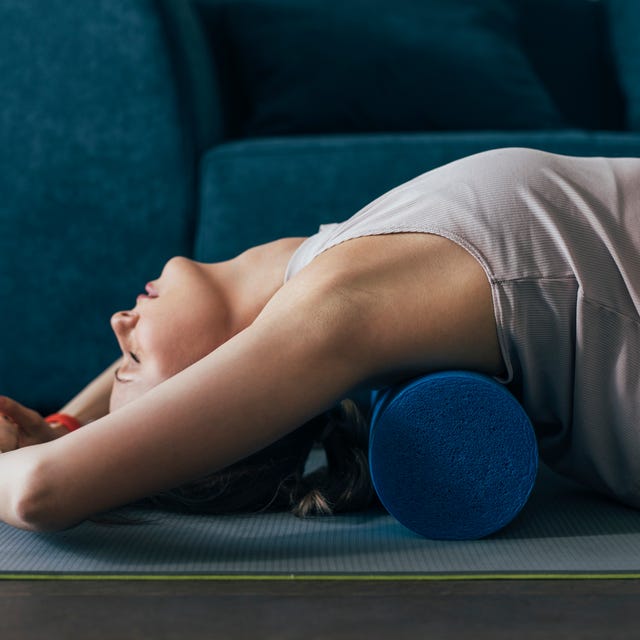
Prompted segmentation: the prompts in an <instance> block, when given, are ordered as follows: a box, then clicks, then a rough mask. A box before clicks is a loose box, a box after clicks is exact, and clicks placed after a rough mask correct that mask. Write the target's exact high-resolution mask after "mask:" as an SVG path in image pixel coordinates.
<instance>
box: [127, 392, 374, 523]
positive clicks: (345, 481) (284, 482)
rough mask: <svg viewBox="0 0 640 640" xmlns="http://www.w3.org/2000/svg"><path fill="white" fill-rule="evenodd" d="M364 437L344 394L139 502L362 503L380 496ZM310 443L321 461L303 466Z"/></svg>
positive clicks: (313, 512)
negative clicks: (218, 465) (219, 465)
mask: <svg viewBox="0 0 640 640" xmlns="http://www.w3.org/2000/svg"><path fill="white" fill-rule="evenodd" d="M368 437H369V429H368V420H367V418H366V417H365V414H364V413H363V411H362V409H361V408H360V407H359V406H358V405H357V404H356V402H354V401H353V400H351V399H348V398H347V399H344V400H342V401H341V402H340V403H339V404H338V405H336V406H335V407H333V408H332V409H330V410H328V411H326V412H324V413H322V414H320V415H319V416H316V417H315V418H313V419H311V420H309V421H308V422H306V423H305V424H303V425H302V426H300V427H299V428H297V429H296V430H295V431H293V432H291V433H289V434H287V435H286V436H284V437H283V438H281V439H280V440H277V441H276V442H274V443H273V444H271V445H269V446H267V447H266V448H264V449H262V450H260V451H258V452H256V453H254V454H253V455H251V456H249V457H247V458H244V459H242V460H239V461H238V462H236V463H234V464H232V465H230V466H228V467H226V468H224V469H222V470H220V471H216V472H215V473H211V474H209V475H206V476H204V477H203V478H200V479H198V480H195V481H191V482H188V483H186V484H183V485H181V486H179V487H176V488H174V489H171V490H169V491H164V492H162V493H159V494H156V495H153V496H150V497H149V498H147V499H145V500H144V501H143V503H147V504H148V503H151V504H153V505H157V506H159V507H163V508H168V509H172V510H178V511H183V512H189V513H209V514H231V513H240V512H245V513H259V512H266V511H282V510H285V511H290V512H291V513H293V514H294V515H296V516H297V517H300V518H305V517H309V516H318V515H331V514H334V513H341V512H348V511H360V510H363V509H367V508H369V507H371V506H373V505H375V504H379V502H377V496H376V493H375V490H374V488H373V484H372V481H371V475H370V472H369V460H368V453H367V451H368ZM314 443H317V444H319V445H320V446H322V448H323V449H324V452H325V454H326V465H324V466H321V467H320V468H318V469H316V470H314V471H311V472H310V473H307V474H305V466H306V463H307V460H308V458H309V454H310V452H311V450H312V448H313V446H314ZM139 504H140V503H139Z"/></svg>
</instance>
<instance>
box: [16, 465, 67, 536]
mask: <svg viewBox="0 0 640 640" xmlns="http://www.w3.org/2000/svg"><path fill="white" fill-rule="evenodd" d="M21 475H22V477H21V478H20V481H19V482H18V483H17V485H16V489H15V493H14V499H13V509H12V512H13V513H12V515H13V518H12V520H13V521H12V522H11V523H10V524H12V525H13V526H15V527H18V528H19V529H25V530H27V531H38V532H48V531H60V530H61V529H65V528H67V527H68V526H69V523H67V522H64V521H63V520H62V519H61V514H60V511H59V509H58V508H57V507H59V505H56V503H55V502H56V501H55V496H56V494H55V489H54V487H53V483H52V482H51V478H50V477H49V476H48V474H47V472H46V469H45V468H44V465H43V464H41V463H38V462H33V463H32V464H30V465H29V468H28V469H26V470H25V471H24V474H21Z"/></svg>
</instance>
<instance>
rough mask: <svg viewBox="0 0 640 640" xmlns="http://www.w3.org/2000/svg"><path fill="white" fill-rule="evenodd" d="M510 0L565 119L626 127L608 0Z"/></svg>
mask: <svg viewBox="0 0 640 640" xmlns="http://www.w3.org/2000/svg"><path fill="white" fill-rule="evenodd" d="M632 1H635V0H632ZM511 2H513V3H514V5H515V6H516V8H517V12H518V22H519V27H518V31H519V33H520V36H521V40H522V44H523V47H524V50H525V52H526V54H527V56H528V58H529V60H530V61H531V64H532V66H533V68H534V70H535V72H536V73H537V75H538V76H539V77H540V79H541V80H542V82H544V85H545V87H546V88H547V90H548V92H549V95H550V96H551V98H552V100H553V102H554V104H555V105H556V107H557V108H558V110H559V111H560V112H561V113H562V115H563V116H564V117H565V119H566V120H567V122H568V123H569V124H570V125H571V126H572V127H579V128H585V129H607V130H620V129H624V128H625V127H626V123H625V119H624V99H623V96H622V93H621V90H620V86H619V84H618V78H617V73H616V63H615V61H614V59H613V56H612V53H611V43H610V33H609V28H608V24H607V11H606V7H605V0H511Z"/></svg>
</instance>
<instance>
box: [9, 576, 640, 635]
mask: <svg viewBox="0 0 640 640" xmlns="http://www.w3.org/2000/svg"><path fill="white" fill-rule="evenodd" d="M639 622H640V580H586V581H575V580H527V581H523V580H489V581H487V580H480V581H436V582H431V581H398V582H384V581H362V582H361V581H348V582H334V581H311V580H307V581H305V580H295V581H293V580H292V581H282V580H278V581H246V582H243V581H196V580H187V581H142V580H140V581H135V580H127V581H93V580H89V581H77V580H73V581H65V580H53V581H35V580H34V581H29V580H6V581H0V634H1V636H0V637H2V638H3V639H4V638H6V639H8V640H22V639H26V638H46V639H47V640H57V639H58V638H60V639H62V638H64V639H65V640H73V639H74V638H82V639H83V640H94V639H95V640H98V639H100V640H101V639H103V638H117V639H118V640H135V639H138V638H140V639H142V638H145V639H147V638H153V639H154V640H165V639H173V638H175V639H180V640H189V639H191V638H215V639H217V638H221V639H224V640H235V639H244V638H247V639H251V640H271V639H274V640H275V639H277V640H288V639H294V638H295V639H298V638H303V639H304V640H315V639H318V640H320V639H322V640H327V639H331V640H341V639H346V638H363V639H364V638H366V640H377V639H383V638H384V639H385V640H389V639H391V640H404V639H405V638H406V639H409V638H411V639H413V638H420V639H422V638H427V639H429V640H437V639H440V638H455V639H456V640H466V639H469V640H471V639H473V640H484V639H489V638H490V639H491V640H499V639H501V638H505V639H507V638H508V639H509V640H513V639H514V638H515V639H516V640H529V639H533V638H536V639H537V638H540V639H541V640H542V639H544V640H554V639H556V638H558V639H560V638H562V639H563V640H564V639H573V638H579V639H590V638H594V639H595V638H598V639H605V640H615V639H618V638H638V637H640V630H639V629H640V627H639V625H638V623H639Z"/></svg>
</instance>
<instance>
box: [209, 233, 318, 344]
mask: <svg viewBox="0 0 640 640" xmlns="http://www.w3.org/2000/svg"><path fill="white" fill-rule="evenodd" d="M305 240H306V237H295V238H281V239H279V240H275V241H273V242H268V243H266V244H261V245H258V246H256V247H252V248H251V249H247V250H246V251H244V252H243V253H241V254H240V255H238V256H236V257H235V258H233V259H232V260H228V261H226V262H221V263H215V266H216V267H219V268H220V269H224V270H225V273H224V277H222V278H220V281H221V282H223V283H224V287H225V293H226V296H227V300H228V305H229V309H230V310H231V316H232V317H231V323H232V331H233V333H234V334H235V333H238V332H239V331H242V330H243V329H245V328H246V327H248V326H249V325H250V324H251V323H252V322H253V321H254V320H255V319H256V318H257V317H258V315H259V314H260V312H261V311H262V309H264V307H265V305H266V304H267V302H269V300H270V299H271V298H272V297H273V296H274V294H275V293H276V292H277V291H278V289H280V287H282V285H283V281H284V274H285V270H286V268H287V264H288V263H289V260H290V259H291V256H292V255H293V253H294V252H295V250H296V249H297V248H298V247H299V246H300V245H301V244H302V243H303V242H304V241H305ZM211 266H212V267H213V266H214V265H211Z"/></svg>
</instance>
